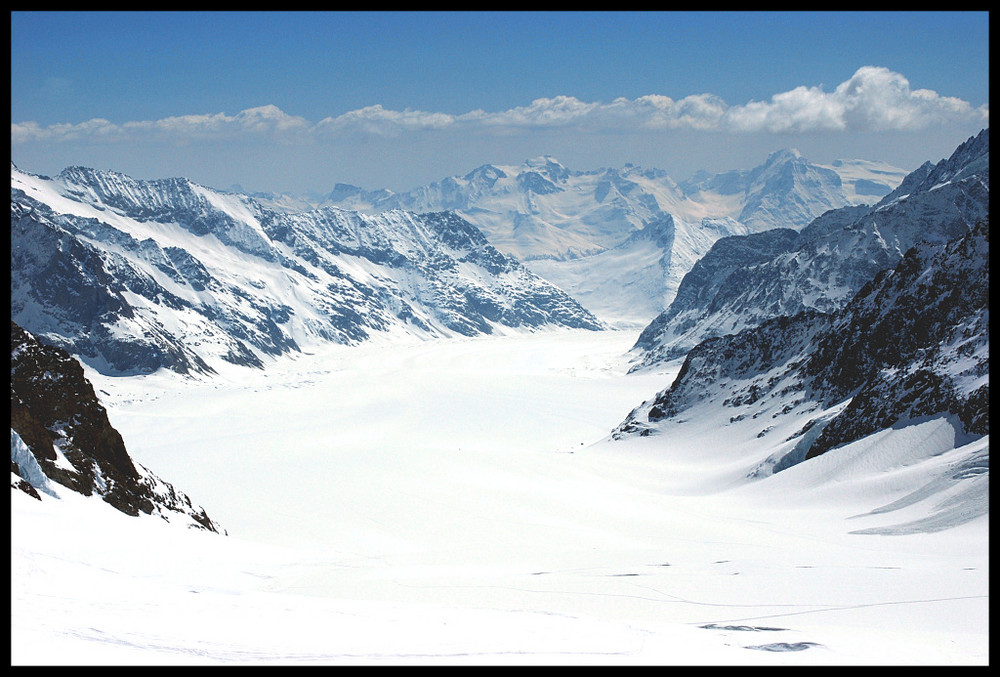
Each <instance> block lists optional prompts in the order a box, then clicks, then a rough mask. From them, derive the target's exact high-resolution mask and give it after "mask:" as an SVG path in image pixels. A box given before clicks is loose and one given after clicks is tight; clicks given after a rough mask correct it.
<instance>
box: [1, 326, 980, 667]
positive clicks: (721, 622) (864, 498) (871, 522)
mask: <svg viewBox="0 0 1000 677" xmlns="http://www.w3.org/2000/svg"><path fill="white" fill-rule="evenodd" d="M634 340H635V333H634V332H620V331H605V332H592V331H586V330H560V331H548V332H536V333H531V334H524V335H519V336H495V337H475V338H462V339H449V340H432V341H423V342H413V343H411V344H409V345H395V346H392V347H386V346H370V345H363V346H330V347H328V348H327V349H326V350H323V351H318V352H317V353H316V354H313V355H308V356H294V357H293V356H287V357H285V358H282V359H281V360H279V361H278V362H276V363H275V364H274V365H273V366H272V367H271V368H269V369H268V370H267V371H263V372H258V371H248V370H246V369H245V368H238V367H235V366H234V367H232V371H231V372H228V373H227V372H222V373H220V374H219V375H217V376H215V377H212V378H207V377H205V378H199V379H191V378H184V377H181V376H178V375H176V374H173V373H171V372H166V371H161V372H159V373H158V374H154V375H145V376H141V375H140V376H133V377H127V378H122V377H117V378H114V377H107V376H102V375H100V374H99V373H97V372H95V371H94V370H92V369H88V370H87V376H88V378H90V379H92V380H93V383H94V386H95V389H96V390H97V391H98V392H99V393H102V397H103V398H104V401H105V402H106V403H107V406H108V410H109V417H110V419H111V421H112V423H113V424H114V425H115V427H116V428H117V429H119V430H120V431H121V433H122V435H123V437H124V439H125V442H126V444H127V445H128V448H129V450H130V452H131V453H132V454H133V456H134V458H135V459H136V460H137V461H139V462H141V463H143V464H147V465H149V466H150V467H153V468H156V469H157V471H158V472H160V473H162V475H163V476H164V477H168V478H170V479H171V480H172V481H175V482H176V483H177V484H178V485H179V486H182V487H184V489H185V490H186V491H188V492H190V493H191V495H192V496H195V497H198V498H199V500H200V501H201V502H202V503H203V505H204V506H205V507H206V509H207V510H208V512H209V514H211V515H212V516H213V518H214V519H216V520H218V521H219V523H221V524H222V525H223V526H224V527H226V529H227V531H228V536H219V535H215V534H207V533H203V532H197V531H192V530H179V529H177V528H176V527H174V526H172V525H168V524H166V523H164V522H163V521H162V520H160V519H158V518H153V517H142V518H140V519H134V518H129V517H126V516H124V515H121V514H120V513H117V512H116V511H114V510H113V509H111V508H110V507H109V506H107V505H106V504H103V503H101V502H99V501H93V500H88V499H86V498H84V497H80V496H78V495H74V494H72V492H64V493H63V494H62V500H60V501H49V502H44V503H43V505H42V506H41V507H40V506H38V505H37V502H36V501H34V500H33V499H31V498H29V497H27V496H23V495H22V494H21V492H14V494H15V495H14V496H13V497H12V504H11V505H12V511H13V517H14V520H13V522H12V525H13V539H12V553H11V562H12V575H13V576H14V579H15V580H17V581H18V582H19V583H18V585H17V586H15V587H14V588H13V589H12V619H15V621H16V622H15V623H14V624H13V627H12V647H13V653H12V659H13V661H14V662H15V663H17V662H32V661H33V660H37V658H38V657H39V656H41V655H42V654H41V653H40V652H43V651H44V652H45V653H44V655H45V656H46V657H47V658H46V660H47V662H55V663H59V662H61V661H60V657H64V659H65V660H69V661H72V662H78V661H80V660H85V661H86V660H88V659H89V660H93V661H95V662H100V663H102V664H172V663H182V664H206V665H212V664H222V663H226V664H234V663H236V664H253V665H277V664H311V663H317V664H319V663H330V662H337V663H338V664H364V665H378V664H397V665H398V664H407V665H414V664H456V665H469V664H483V663H487V664H498V663H500V664H514V665H516V664H618V665H621V664H636V665H641V664H664V663H669V664H693V665H698V664H744V665H746V664H783V665H789V664H792V665H809V664H857V663H866V664H868V663H870V664H897V665H898V664H928V663H933V664H938V663H949V664H977V663H985V662H988V648H987V647H988V618H989V611H988V607H989V600H988V595H986V594H984V593H985V591H986V590H988V549H989V548H988V519H980V520H977V521H974V522H971V523H968V524H963V525H960V526H956V527H955V528H951V529H947V530H944V531H936V532H930V533H917V534H911V535H908V536H886V535H863V534H858V533H851V532H854V531H857V530H858V529H860V528H864V527H872V526H882V525H892V524H896V523H898V522H900V521H903V520H904V519H905V518H906V517H907V516H909V515H910V514H911V513H914V511H915V512H916V513H924V512H926V511H927V510H928V504H927V503H924V504H917V505H914V506H910V507H909V508H908V509H905V510H902V511H895V512H884V513H878V514H871V511H872V510H874V509H877V508H879V507H880V506H884V505H886V504H888V503H890V502H891V501H893V500H895V499H897V498H899V497H901V496H905V495H906V494H908V493H909V492H911V491H912V490H914V489H917V488H919V487H920V486H921V484H922V482H923V478H925V477H926V476H927V474H928V473H930V472H937V471H938V470H940V469H941V468H945V467H947V464H948V463H949V462H951V458H952V457H953V456H954V453H953V452H948V451H947V450H946V449H945V447H946V446H947V444H948V435H947V433H948V428H947V426H946V425H944V426H942V424H941V423H935V422H933V421H931V422H928V423H927V424H926V425H923V426H918V429H917V430H913V429H909V431H907V430H902V431H898V432H891V433H888V434H887V435H886V436H884V437H883V438H881V439H879V440H878V441H877V443H874V442H873V443H870V444H871V445H873V448H872V449H869V451H870V452H872V453H868V454H867V456H866V457H867V458H868V459H869V460H868V461H866V462H865V464H864V466H861V467H859V466H858V465H857V464H856V463H855V462H854V461H853V454H851V453H850V452H848V453H846V454H844V455H841V456H838V458H840V459H842V462H838V461H837V460H836V459H834V458H833V457H832V455H831V457H829V458H827V457H824V458H821V459H817V461H818V462H817V463H813V464H802V465H800V466H797V467H796V468H792V469H790V470H787V471H784V472H783V473H780V474H778V475H774V476H772V477H768V478H765V479H763V480H759V481H756V482H751V483H746V482H733V478H734V477H741V476H742V474H743V473H745V471H746V470H748V469H749V468H750V467H751V466H752V464H753V462H754V460H755V459H753V458H750V457H747V455H746V454H745V453H744V452H743V451H742V450H741V449H740V448H739V447H738V445H733V444H731V440H729V439H727V438H726V437H725V436H719V437H711V436H709V437H702V436H694V435H692V436H684V435H677V436H676V437H674V438H672V439H669V440H664V439H662V438H660V439H656V438H636V439H633V440H630V441H625V442H616V441H613V440H610V439H609V437H608V432H609V431H610V430H611V428H612V427H613V426H614V425H615V424H616V423H617V422H619V421H620V420H621V419H622V418H623V417H624V415H625V413H627V411H628V409H629V408H630V407H631V406H632V405H633V403H634V402H636V401H638V400H641V399H644V398H648V397H650V396H651V395H652V394H653V393H655V392H656V391H657V390H659V389H662V388H664V387H666V385H668V383H669V381H670V380H672V379H673V377H674V375H675V374H676V369H677V368H679V365H678V364H674V365H671V366H670V367H668V368H665V369H664V370H662V371H661V372H660V373H656V372H647V373H643V374H628V373H627V363H626V362H625V360H624V359H623V355H624V354H625V352H626V351H627V349H628V347H629V346H630V345H631V343H632V342H634ZM706 424H707V422H706ZM952 439H954V438H952ZM986 439H987V440H988V438H986ZM876 450H881V452H879V453H875V451H876ZM900 450H909V451H903V452H901V451H900ZM911 452H912V453H911ZM940 499H941V496H940V495H938V496H936V497H932V498H930V499H929V501H930V504H931V505H933V504H934V503H935V502H937V501H939V500H940ZM65 508H72V510H70V511H68V512H67V511H66V510H65ZM53 520H56V521H58V522H59V523H60V524H61V525H62V526H61V527H60V528H59V531H60V533H64V534H65V537H64V538H60V539H59V541H58V542H57V541H54V540H53V539H52V538H51V536H50V534H52V533H53V528H54V525H53V524H51V522H52V521H53ZM154 610H155V611H154Z"/></svg>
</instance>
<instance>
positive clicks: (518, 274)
mask: <svg viewBox="0 0 1000 677" xmlns="http://www.w3.org/2000/svg"><path fill="white" fill-rule="evenodd" d="M11 271H12V277H11V303H12V319H14V320H16V321H17V322H18V323H20V324H21V325H22V326H24V327H25V328H26V329H29V330H30V331H33V332H35V333H37V334H39V335H41V336H43V337H44V338H45V339H46V340H48V341H50V342H52V343H53V344H55V345H59V346H61V347H64V348H66V349H68V350H70V351H71V352H72V353H74V354H77V355H80V356H81V358H82V359H83V360H85V361H87V362H88V363H89V364H91V365H93V366H95V367H96V368H99V369H102V370H104V371H107V372H109V373H149V372H151V371H155V370H156V369H158V368H161V367H162V368H168V369H174V370H177V371H181V372H187V373H190V372H210V371H213V370H216V369H217V367H218V363H219V362H220V361H223V362H230V363H236V364H243V365H250V366H258V367H259V366H261V365H262V364H263V363H264V360H268V359H273V357H274V356H277V355H281V354H284V353H288V352H299V351H303V350H306V351H308V350H310V349H311V348H312V347H314V346H316V345H319V344H322V343H324V342H327V341H333V342H340V343H353V342H358V341H364V340H372V339H379V338H380V337H381V338H393V337H394V338H396V339H399V338H410V339H413V338H426V337H434V336H455V335H465V336H468V335H473V334H478V333H491V332H495V331H500V332H505V331H506V332H509V331H518V330H532V329H537V328H541V327H547V326H556V327H559V326H563V327H565V326H570V327H587V328H591V329H599V328H601V327H602V326H603V325H602V324H601V323H600V322H599V321H598V320H597V319H596V318H594V317H593V316H592V315H591V314H590V313H588V312H587V311H586V310H584V309H583V308H581V307H580V306H579V304H578V303H576V302H575V301H574V300H573V299H572V298H570V297H569V296H568V295H567V294H565V292H563V291H561V290H559V289H557V288H556V287H554V286H553V285H552V284H550V283H548V282H546V281H545V280H542V279H541V278H539V277H537V276H536V275H534V274H533V273H531V272H530V271H528V270H527V269H526V268H524V267H523V266H522V265H521V264H520V263H518V262H517V261H515V260H514V259H512V258H510V257H508V256H505V255H503V254H501V253H500V252H499V251H497V250H496V249H495V248H493V247H492V246H491V245H489V243H488V242H487V241H486V238H485V237H484V236H483V235H482V233H481V232H480V231H478V230H477V229H476V228H475V227H474V226H472V225H471V224H469V223H468V222H466V221H464V220H463V219H461V218H460V217H458V216H456V215H454V214H452V213H448V212H444V213H436V214H423V215H416V214H412V213H409V212H403V211H399V210H394V211H390V212H386V213H384V214H380V215H374V216H368V215H363V214H359V213H355V212H348V211H344V210H341V209H336V208H323V209H319V210H314V211H309V212H297V213H294V214H286V213H283V212H273V211H270V210H268V209H265V208H263V207H261V206H260V205H259V204H258V203H256V202H255V201H253V200H252V199H250V198H248V197H246V196H241V195H236V194H225V193H218V192H216V191H213V190H210V189H208V188H205V187H202V186H199V185H197V184H194V183H192V182H190V181H187V180H185V179H167V180H161V181H137V180H134V179H131V178H130V177H127V176H125V175H122V174H118V173H114V172H98V171H95V170H91V169H85V168H78V167H77V168H70V169H67V170H65V171H64V172H63V173H62V174H60V175H59V176H58V177H55V178H47V177H41V176H35V175H31V174H27V173H25V172H21V171H19V170H18V169H17V168H15V167H13V166H12V168H11Z"/></svg>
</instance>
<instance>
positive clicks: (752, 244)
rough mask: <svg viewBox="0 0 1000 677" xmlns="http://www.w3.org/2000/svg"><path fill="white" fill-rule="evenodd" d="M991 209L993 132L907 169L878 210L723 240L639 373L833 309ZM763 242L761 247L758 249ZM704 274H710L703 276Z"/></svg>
mask: <svg viewBox="0 0 1000 677" xmlns="http://www.w3.org/2000/svg"><path fill="white" fill-rule="evenodd" d="M988 209H989V130H988V129H985V130H983V131H982V132H981V133H980V134H979V135H978V136H976V137H973V138H970V139H969V140H968V141H966V142H965V143H964V144H962V145H961V146H960V147H959V148H958V149H956V150H955V152H954V153H953V154H952V156H951V157H950V158H948V159H946V160H942V161H941V162H940V163H938V164H937V165H930V164H929V163H928V164H925V165H924V166H923V167H921V168H919V169H918V170H916V171H914V172H912V173H911V174H910V175H909V176H908V177H907V178H906V179H905V180H904V181H903V183H902V184H901V185H900V186H899V187H898V188H897V189H896V190H895V191H893V192H892V193H890V194H888V195H886V196H885V197H884V198H883V199H882V200H881V201H879V202H878V203H877V204H876V205H874V206H872V207H870V208H865V207H843V208H841V209H837V210H832V211H830V212H827V213H825V214H823V215H822V216H821V217H819V218H817V219H815V220H814V221H812V222H811V223H810V224H809V225H808V226H806V227H805V228H803V229H802V230H800V231H799V232H798V233H794V232H788V233H786V234H785V235H782V236H778V235H771V236H768V238H769V240H768V242H767V243H765V242H764V240H762V239H761V238H760V237H757V236H742V237H741V236H737V237H736V238H733V239H726V240H720V241H719V242H717V243H716V244H715V246H714V248H713V250H712V251H710V252H709V253H708V254H706V256H705V257H704V259H703V260H702V261H700V262H699V266H698V268H699V269H698V270H694V269H692V272H691V274H689V275H690V277H689V278H686V279H684V280H682V282H681V284H680V286H679V289H678V297H677V298H676V299H675V300H674V302H673V304H671V306H670V307H668V308H667V309H666V310H665V311H664V312H663V313H662V314H661V315H660V316H658V317H657V318H656V319H655V320H653V322H652V323H651V324H650V325H649V326H648V327H647V329H646V330H644V331H643V334H642V335H641V337H640V339H639V340H638V341H637V343H636V346H635V348H634V358H635V362H636V365H635V368H644V367H648V366H651V365H655V364H657V363H659V362H662V361H665V360H670V359H675V358H678V357H680V356H683V355H684V354H685V353H686V352H687V351H688V350H690V349H691V348H692V347H694V346H695V345H697V344H698V343H699V342H700V341H702V340H705V339H707V338H710V337H713V336H720V335H723V334H726V333H732V332H735V331H739V330H741V329H743V328H746V327H752V326H755V325H757V324H759V323H760V322H762V321H764V320H765V319H767V318H770V317H776V316H778V315H792V314H795V313H798V312H801V311H803V310H806V309H815V310H819V311H822V312H832V311H834V310H837V309H838V308H841V307H843V305H844V304H845V303H847V301H848V300H849V299H850V298H851V297H852V296H853V295H854V294H855V293H856V292H857V291H858V290H859V289H860V288H861V287H862V286H863V285H864V284H865V283H866V282H867V281H868V280H870V279H871V278H872V277H873V276H874V275H875V274H877V273H878V272H879V271H881V270H884V269H886V268H889V267H891V266H892V265H894V264H895V263H897V262H898V261H899V260H900V259H901V258H902V255H903V252H905V251H906V250H907V249H909V248H910V247H912V246H914V245H915V244H917V243H918V242H920V241H929V242H934V243H938V244H943V243H944V242H947V241H949V240H951V239H954V238H955V237H958V236H959V235H961V234H962V233H964V232H967V231H968V229H969V228H970V227H971V226H972V224H974V223H975V222H976V221H977V220H979V219H981V218H983V217H984V216H985V215H986V214H987V213H988ZM761 245H764V246H761ZM709 271H710V272H709Z"/></svg>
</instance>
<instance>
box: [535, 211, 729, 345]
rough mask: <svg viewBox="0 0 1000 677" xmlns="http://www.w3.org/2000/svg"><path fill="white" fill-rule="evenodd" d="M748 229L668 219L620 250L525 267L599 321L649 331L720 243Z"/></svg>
mask: <svg viewBox="0 0 1000 677" xmlns="http://www.w3.org/2000/svg"><path fill="white" fill-rule="evenodd" d="M745 232H746V229H745V228H743V227H741V225H740V224H739V223H738V222H736V221H734V220H732V219H729V218H726V219H709V218H704V219H702V220H701V223H700V224H698V225H697V226H696V225H692V224H688V223H685V222H683V221H681V220H680V219H679V218H676V217H674V216H671V215H670V214H667V215H665V216H663V217H662V218H661V219H660V220H658V221H654V222H652V223H649V224H647V225H646V226H645V227H644V228H643V229H642V230H637V231H634V232H633V233H632V234H631V235H629V237H628V238H627V239H626V240H625V241H624V242H622V243H621V244H618V245H615V246H614V247H612V248H611V249H606V250H605V251H602V252H599V253H597V254H593V255H591V256H585V257H582V258H576V259H568V260H555V259H536V260H534V261H529V262H527V263H526V264H525V265H526V266H528V267H529V268H530V269H531V270H533V271H534V272H536V273H538V274H539V275H541V276H542V277H544V278H545V279H547V280H553V281H558V284H559V287H560V288H562V289H564V290H565V291H566V292H568V293H569V294H570V295H571V296H572V297H573V298H574V299H576V300H577V301H579V302H580V303H581V304H582V305H583V306H584V307H585V308H587V309H588V310H590V311H592V312H593V313H594V314H595V315H597V316H598V317H600V318H601V319H603V320H605V321H606V322H610V323H612V324H614V325H615V326H619V327H622V328H626V327H627V328H634V327H638V328H641V327H644V326H646V324H647V323H648V322H649V318H652V317H656V316H657V315H658V314H659V313H661V312H662V311H663V310H664V308H665V307H666V304H667V303H668V302H669V301H670V299H673V298H674V297H675V296H676V294H677V289H678V285H679V283H680V281H681V279H682V278H683V277H684V275H685V274H686V273H687V272H688V271H689V270H691V267H692V266H694V265H696V262H697V261H698V259H699V256H700V255H701V254H702V253H703V252H706V251H708V250H709V249H710V248H711V246H712V244H713V243H714V242H716V241H717V240H718V239H719V238H722V237H726V236H727V235H732V234H735V233H745Z"/></svg>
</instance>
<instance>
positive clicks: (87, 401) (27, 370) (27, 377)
mask: <svg viewBox="0 0 1000 677" xmlns="http://www.w3.org/2000/svg"><path fill="white" fill-rule="evenodd" d="M10 343H11V358H10V359H11V369H10V381H11V387H10V410H11V415H10V419H11V421H10V424H11V430H10V438H11V442H10V447H11V472H12V476H11V485H12V487H14V488H16V489H20V490H22V491H25V492H27V493H29V494H31V495H33V496H34V497H36V498H40V496H39V494H38V492H39V491H41V492H43V493H46V494H55V492H54V491H53V485H56V484H58V485H60V486H63V487H65V488H67V489H70V490H72V491H75V492H77V493H80V494H84V495H86V496H91V495H95V494H96V495H98V496H100V497H101V498H102V499H103V500H104V501H106V502H107V503H109V504H111V505H112V506H114V507H115V508H117V509H118V510H120V511H122V512H124V513H126V514H129V515H133V516H135V515H139V514H140V513H144V514H147V515H159V516H160V517H162V518H163V519H165V520H168V521H173V520H178V519H179V520H181V521H182V522H184V523H187V524H189V526H191V527H196V528H200V529H205V530H208V531H213V532H219V530H220V527H219V525H218V524H216V523H215V522H214V521H212V519H211V518H209V516H208V514H207V513H206V512H205V510H204V508H201V507H199V506H196V505H194V504H192V503H191V499H190V498H188V497H187V495H185V494H184V493H182V492H180V491H178V490H177V489H175V488H174V487H173V486H172V485H170V484H169V483H167V482H165V481H163V480H162V479H160V478H159V477H157V476H156V475H155V474H153V473H152V472H150V471H149V470H148V469H147V468H145V467H143V466H141V465H139V464H137V463H134V462H133V461H132V459H131V458H130V457H129V454H128V452H127V451H126V449H125V443H124V442H123V440H122V437H121V435H120V434H119V433H118V431H117V430H115V429H114V428H113V427H112V426H111V423H110V422H109V421H108V416H107V412H106V411H105V409H104V407H103V406H102V405H101V404H100V402H99V401H98V399H97V395H96V393H95V392H94V388H93V386H92V385H91V384H90V382H89V381H88V380H87V379H86V378H85V377H84V374H83V368H82V367H81V366H80V364H79V363H78V362H77V361H76V360H74V359H73V358H72V357H71V356H70V355H69V354H68V353H67V352H66V351H64V350H61V349H59V348H54V347H52V346H47V345H44V344H42V343H41V342H39V341H38V339H37V338H36V337H34V336H32V335H31V334H30V333H28V332H26V331H24V329H22V328H21V327H19V326H17V325H16V324H15V323H14V322H11V324H10Z"/></svg>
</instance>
